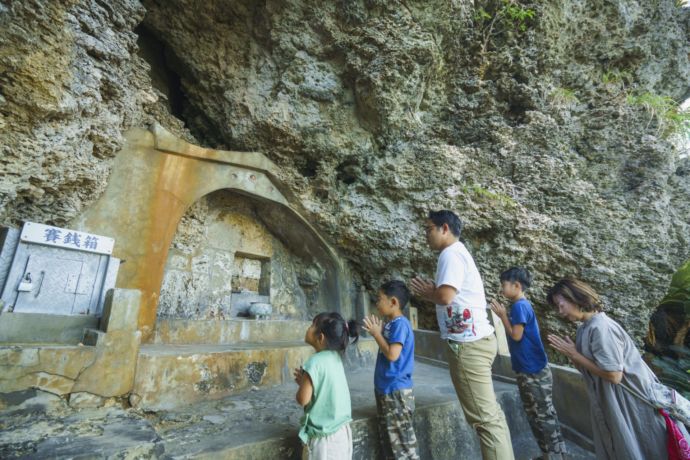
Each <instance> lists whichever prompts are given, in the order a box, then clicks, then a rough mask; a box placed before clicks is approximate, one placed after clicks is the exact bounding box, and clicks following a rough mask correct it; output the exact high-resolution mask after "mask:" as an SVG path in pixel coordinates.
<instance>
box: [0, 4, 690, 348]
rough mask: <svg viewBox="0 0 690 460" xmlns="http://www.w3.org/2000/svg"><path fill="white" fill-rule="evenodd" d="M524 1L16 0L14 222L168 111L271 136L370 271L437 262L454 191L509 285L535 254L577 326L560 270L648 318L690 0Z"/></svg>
mask: <svg viewBox="0 0 690 460" xmlns="http://www.w3.org/2000/svg"><path fill="white" fill-rule="evenodd" d="M507 5H508V6H511V5H512V6H515V7H516V8H517V10H513V13H510V12H508V11H507V10H506V9H505V7H506V4H505V3H504V2H499V1H494V0H487V1H483V0H476V1H474V2H472V1H470V0H465V1H451V2H448V1H433V0H432V1H407V2H384V1H378V0H366V1H364V0H363V1H354V0H342V1H339V2H319V1H308V0H302V1H281V2H278V1H263V2H255V1H249V0H247V1H225V0H224V1H220V0H214V1H213V0H212V1H207V2H191V1H189V0H165V1H163V0H146V1H143V2H142V3H139V2H137V1H134V0H131V1H126V0H121V1H118V2H101V1H98V0H83V1H76V0H75V1H64V2H19V1H15V2H3V3H0V39H1V40H2V51H1V52H0V84H1V85H2V91H1V93H0V127H1V128H2V132H1V134H0V136H2V138H1V139H0V144H1V145H2V149H3V152H2V156H1V157H0V168H1V169H0V170H1V171H2V173H3V179H2V185H1V186H0V187H1V188H0V205H1V206H2V209H1V210H0V220H1V221H4V222H6V223H11V222H17V221H18V220H20V219H29V220H36V221H49V222H54V223H68V222H69V221H70V219H72V218H73V217H74V216H76V215H78V213H79V212H80V211H81V210H83V209H84V207H85V206H88V204H89V203H90V202H91V201H92V200H93V199H95V198H96V197H97V196H98V194H99V193H100V192H101V191H102V189H103V187H104V185H105V183H106V180H107V176H108V171H109V166H110V159H111V158H112V157H113V155H114V154H115V153H116V152H117V150H118V148H119V146H120V145H121V139H122V137H121V135H122V133H123V131H124V130H126V129H127V128H128V127H131V126H135V125H142V124H145V123H147V122H149V121H152V120H158V121H159V122H160V123H162V124H163V125H164V126H166V127H167V128H168V129H171V130H173V131H174V132H176V133H178V134H179V135H181V136H183V137H185V138H186V139H188V140H190V141H192V142H196V143H200V144H205V145H209V146H213V147H216V148H231V149H237V150H259V151H262V152H264V153H266V154H267V155H268V156H269V157H270V158H271V159H272V160H274V161H275V162H276V163H277V164H279V165H280V166H281V169H282V175H283V177H282V179H283V180H284V181H285V182H286V183H288V184H290V186H291V187H292V189H293V191H294V192H295V194H296V196H297V197H298V198H299V199H300V200H301V201H302V203H303V205H304V206H305V208H306V209H307V210H308V212H309V213H310V215H309V216H307V217H308V218H309V219H310V220H311V221H312V222H313V223H314V224H315V225H317V226H318V227H319V228H320V229H321V230H322V231H323V232H325V234H327V235H328V237H329V238H330V240H331V242H332V244H333V245H334V246H335V247H336V248H337V249H338V250H339V251H340V252H341V253H342V254H343V255H345V256H346V257H347V259H348V260H349V261H350V263H351V266H352V268H353V271H354V272H356V273H357V276H358V277H359V278H360V279H361V281H362V282H363V283H364V284H365V285H366V286H368V287H370V288H375V287H376V286H377V284H378V283H379V282H380V281H381V280H382V279H384V278H387V277H390V276H400V277H405V278H407V277H410V276H412V275H413V274H415V273H420V274H425V275H429V276H430V275H433V270H434V266H435V256H434V255H433V254H432V253H430V252H429V251H428V250H427V249H426V247H425V243H424V237H423V236H424V235H423V232H422V225H421V223H422V221H423V219H424V216H425V215H426V212H427V211H428V210H429V209H432V208H434V209H436V208H449V209H454V210H456V211H457V212H458V213H459V214H460V215H461V216H462V218H463V219H464V221H465V222H466V230H465V233H464V240H465V242H466V243H467V244H468V246H469V247H470V250H471V251H472V252H473V254H474V255H475V258H476V260H477V263H478V265H479V267H480V270H481V271H482V273H483V275H484V279H485V283H486V287H487V291H488V292H489V293H493V292H495V288H496V285H497V284H498V283H497V275H498V273H500V271H501V270H503V269H505V268H507V267H508V266H510V265H515V264H520V265H525V266H527V267H529V268H530V269H531V270H532V271H534V272H535V274H536V286H535V288H534V289H533V292H532V293H531V297H532V298H533V299H534V300H535V301H536V303H537V306H538V309H540V310H541V312H540V314H541V315H542V318H544V321H545V322H546V324H547V325H546V327H545V328H546V329H550V330H554V329H560V328H563V327H564V325H563V323H562V322H561V321H560V320H557V319H556V318H555V315H554V314H553V312H551V311H549V309H548V308H546V307H545V306H544V295H543V294H544V289H545V287H547V286H548V285H549V284H550V283H552V282H553V281H554V280H555V279H557V278H558V277H560V276H563V275H576V276H580V277H583V278H584V279H586V280H588V281H590V282H591V283H593V284H594V285H595V286H596V287H597V289H598V290H599V291H600V292H602V293H604V294H605V296H606V298H607V300H608V301H609V304H610V311H611V313H612V315H613V316H614V317H616V318H618V319H620V320H623V321H625V323H626V325H627V326H628V327H629V328H630V330H631V331H634V332H635V334H636V336H637V337H638V338H639V337H641V335H642V333H643V331H644V330H645V329H646V322H647V318H648V315H649V311H650V310H651V309H652V308H653V307H654V304H655V302H656V301H658V299H660V298H661V296H662V295H663V292H664V291H665V289H666V287H667V283H668V280H669V279H670V274H671V273H672V272H673V270H674V269H675V268H676V267H677V266H679V265H680V263H681V262H682V261H683V260H684V259H685V258H687V257H688V247H689V246H690V244H689V243H690V241H689V240H690V237H689V235H690V159H689V158H688V157H687V155H685V156H683V153H682V152H681V151H680V150H679V149H678V148H677V147H675V146H674V145H673V143H672V142H671V140H672V136H669V132H670V129H669V123H670V121H669V120H670V117H667V116H665V115H664V113H665V112H664V111H663V110H662V109H663V107H661V106H659V104H658V102H659V101H660V100H661V99H660V98H656V99H654V97H656V96H668V97H671V98H673V99H675V100H678V101H680V100H682V99H683V98H684V97H685V96H686V94H687V89H688V88H687V81H688V78H689V77H690V62H689V61H688V53H689V52H690V46H689V45H688V44H687V35H688V34H687V32H688V31H687V27H688V24H689V21H688V16H689V15H688V10H686V9H682V8H678V7H677V6H676V5H675V2H674V1H673V0H656V1H641V0H640V1H635V0H615V1H610V2H600V1H595V0H565V1H558V2H556V1H549V2H528V1H524V2H523V1H521V2H519V3H518V2H513V3H509V4H507ZM526 11H532V12H533V13H532V14H530V15H520V14H518V13H520V12H523V13H524V12H526ZM494 19H495V20H494ZM650 101H651V102H650Z"/></svg>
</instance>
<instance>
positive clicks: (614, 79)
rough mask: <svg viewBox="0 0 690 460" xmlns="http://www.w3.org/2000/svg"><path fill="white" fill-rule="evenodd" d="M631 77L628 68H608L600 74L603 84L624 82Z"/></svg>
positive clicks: (628, 80)
mask: <svg viewBox="0 0 690 460" xmlns="http://www.w3.org/2000/svg"><path fill="white" fill-rule="evenodd" d="M632 79H633V77H632V74H631V73H630V71H628V70H619V69H610V70H607V71H605V72H604V73H603V74H602V75H601V82H602V83H603V84H605V85H619V84H625V83H628V82H630V81H632Z"/></svg>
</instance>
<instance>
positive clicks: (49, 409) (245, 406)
mask: <svg viewBox="0 0 690 460" xmlns="http://www.w3.org/2000/svg"><path fill="white" fill-rule="evenodd" d="M414 379H415V394H416V400H417V411H418V413H420V414H422V413H424V411H427V412H426V413H427V415H426V416H424V417H423V418H424V420H423V421H422V422H420V423H417V420H416V426H417V429H418V430H420V431H424V432H423V433H419V436H420V438H423V439H427V440H428V441H426V442H427V443H431V442H434V441H433V439H436V438H437V436H436V435H437V434H438V433H434V430H437V429H438V430H442V429H443V427H442V425H441V428H438V427H439V425H438V424H437V423H440V422H438V420H443V418H442V417H446V418H445V420H448V417H450V418H451V419H457V418H458V417H462V415H461V414H460V412H459V409H458V407H457V400H456V397H455V393H454V390H453V388H452V385H451V384H450V380H449V377H448V371H447V369H444V368H439V367H435V366H430V365H427V364H421V363H417V364H416V369H415V376H414ZM348 380H349V383H350V390H351V394H352V407H353V418H354V419H355V424H354V425H355V426H358V428H357V430H358V433H360V438H366V437H367V432H369V434H371V431H372V430H373V427H374V426H375V425H374V424H373V422H372V419H371V418H372V417H373V416H375V412H376V409H375V403H374V397H373V386H372V385H373V384H372V382H373V369H371V368H367V369H363V370H362V369H360V370H357V371H353V372H351V373H350V374H349V375H348ZM495 387H496V390H497V394H498V397H499V400H500V401H501V403H502V404H503V406H504V408H505V410H506V413H507V416H508V418H509V421H510V424H511V431H512V432H513V438H514V439H513V441H514V447H515V450H516V457H517V458H518V459H519V460H522V459H528V458H532V457H535V456H537V455H538V453H539V452H538V448H537V446H536V443H535V442H534V439H533V438H532V437H531V434H530V433H529V428H528V425H527V422H526V419H525V418H524V413H522V411H521V407H520V406H519V401H518V400H517V399H516V394H517V391H516V389H515V387H514V386H512V385H509V384H505V383H500V382H495ZM295 389H296V386H295V385H294V384H292V383H290V384H285V385H280V386H276V387H273V388H268V389H261V390H257V391H249V392H247V393H245V394H242V395H237V396H231V397H227V398H224V399H221V400H218V401H207V402H203V403H200V404H195V405H192V406H186V407H182V408H179V409H177V410H174V411H167V412H158V413H143V412H140V411H136V410H133V409H123V408H122V407H120V406H112V407H109V408H99V409H81V410H77V409H72V408H70V407H69V406H67V405H66V404H65V402H64V401H63V400H61V399H59V398H57V397H53V396H50V395H47V394H45V393H39V394H38V396H35V397H34V398H33V399H31V398H29V399H27V400H26V401H24V403H23V404H22V405H19V406H15V407H14V408H13V410H11V411H7V410H6V411H5V412H3V413H0V458H48V457H49V458H108V457H118V458H123V457H128V458H154V457H159V458H161V457H162V458H171V457H172V458H188V457H191V456H197V455H205V456H207V457H208V458H215V457H217V456H220V455H221V453H222V455H224V456H225V457H227V458H250V457H252V458H266V457H264V456H262V455H263V454H262V452H268V451H269V450H261V449H260V448H253V447H246V448H244V450H242V449H243V448H242V446H248V445H249V444H251V445H252V446H260V445H262V443H263V444H266V443H270V442H273V443H274V444H275V443H276V442H278V441H280V442H282V443H283V444H284V445H286V446H288V447H281V449H283V450H281V451H280V452H287V453H285V454H284V455H286V456H287V455H288V454H289V455H290V456H293V455H294V449H297V448H298V446H299V443H297V442H296V432H297V426H298V424H299V419H300V416H301V414H302V410H301V408H300V407H299V406H298V405H297V403H295V402H294V393H295ZM26 396H27V397H28V396H31V394H29V393H27V394H26ZM16 402H17V401H15V403H16ZM449 408H450V411H449V410H448V409H449ZM435 412H438V413H443V416H442V417H440V418H438V420H437V421H433V420H432V421H431V422H429V419H430V415H428V414H432V413H435ZM451 435H453V433H451ZM457 436H466V437H468V440H467V442H468V444H474V445H475V448H476V439H472V438H473V437H474V435H473V434H472V433H471V430H466V431H465V432H462V433H460V432H458V433H457ZM438 439H440V438H438ZM271 440H272V441H271ZM276 440H278V441H276ZM281 440H282V441H281ZM374 440H375V434H373V435H371V439H364V440H363V441H361V442H362V444H361V445H360V446H359V449H360V451H365V452H366V451H369V450H367V449H370V448H371V445H372V444H371V443H372V442H375V441H374ZM439 442H440V441H439ZM366 443H369V444H366ZM230 447H232V449H230V450H228V449H229V448H230ZM570 447H571V450H572V453H573V458H574V459H591V458H594V457H593V455H592V454H590V453H588V452H586V451H583V450H582V449H579V448H577V447H576V446H573V445H572V444H571V445H570ZM285 449H287V450H285ZM266 455H268V454H266ZM281 455H282V454H281ZM273 458H276V460H277V458H281V457H273ZM448 458H472V457H471V456H470V457H461V456H456V455H451V454H449V457H448ZM435 460H441V459H435Z"/></svg>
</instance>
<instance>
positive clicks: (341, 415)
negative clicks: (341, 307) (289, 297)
mask: <svg viewBox="0 0 690 460" xmlns="http://www.w3.org/2000/svg"><path fill="white" fill-rule="evenodd" d="M351 337H352V338H354V340H353V343H354V342H356V341H357V339H358V338H359V334H358V331H357V323H356V322H355V321H352V320H351V321H349V322H346V321H345V320H344V319H343V317H342V316H340V314H339V313H319V314H318V315H316V317H315V318H314V320H313V321H312V323H311V326H309V329H307V333H306V334H305V336H304V341H305V342H306V343H308V344H309V345H311V346H312V347H314V349H315V350H316V354H314V355H313V356H311V357H310V358H309V359H308V360H307V362H306V363H305V364H304V366H303V367H301V368H299V369H295V373H294V377H295V382H296V383H297V385H299V388H298V389H297V395H296V399H297V402H298V403H299V404H300V405H301V406H303V407H304V416H303V417H302V420H301V425H302V426H301V429H300V432H299V437H300V439H301V440H302V442H303V443H304V450H305V454H306V455H304V456H303V458H308V459H309V460H321V459H326V458H328V459H337V460H340V459H343V460H351V459H352V432H351V431H350V421H352V408H351V404H350V389H349V388H348V386H347V379H346V378H345V369H344V368H343V361H342V356H343V354H344V353H345V349H346V348H347V346H348V345H349V343H350V338H351Z"/></svg>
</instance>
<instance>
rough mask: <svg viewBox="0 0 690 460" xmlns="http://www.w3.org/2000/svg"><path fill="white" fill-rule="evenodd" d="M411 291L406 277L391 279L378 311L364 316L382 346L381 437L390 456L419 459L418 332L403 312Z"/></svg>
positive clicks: (377, 383)
mask: <svg viewBox="0 0 690 460" xmlns="http://www.w3.org/2000/svg"><path fill="white" fill-rule="evenodd" d="M409 299H410V291H409V290H408V289H407V286H405V283H403V282H402V281H389V282H387V283H385V284H384V285H383V286H381V289H379V295H378V300H377V301H376V309H377V310H378V312H379V314H380V315H381V316H383V318H384V319H385V320H386V323H385V325H384V323H383V322H382V321H381V320H380V319H379V318H377V317H376V316H374V315H371V316H370V317H368V318H364V329H365V330H366V331H367V332H369V333H370V334H371V336H372V337H373V338H374V340H376V343H377V344H378V346H379V352H378V355H377V357H376V370H375V371H374V390H375V391H374V394H375V396H376V411H377V413H378V420H379V438H380V440H381V444H382V446H381V447H382V448H383V456H384V458H386V459H414V460H418V459H419V454H418V452H417V437H416V436H415V433H414V426H413V423H412V416H413V415H414V395H413V394H412V371H413V369H414V333H413V332H412V325H411V324H410V322H409V321H408V319H407V318H405V317H404V316H403V314H402V310H403V308H404V307H405V305H406V304H407V301H408V300H409Z"/></svg>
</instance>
